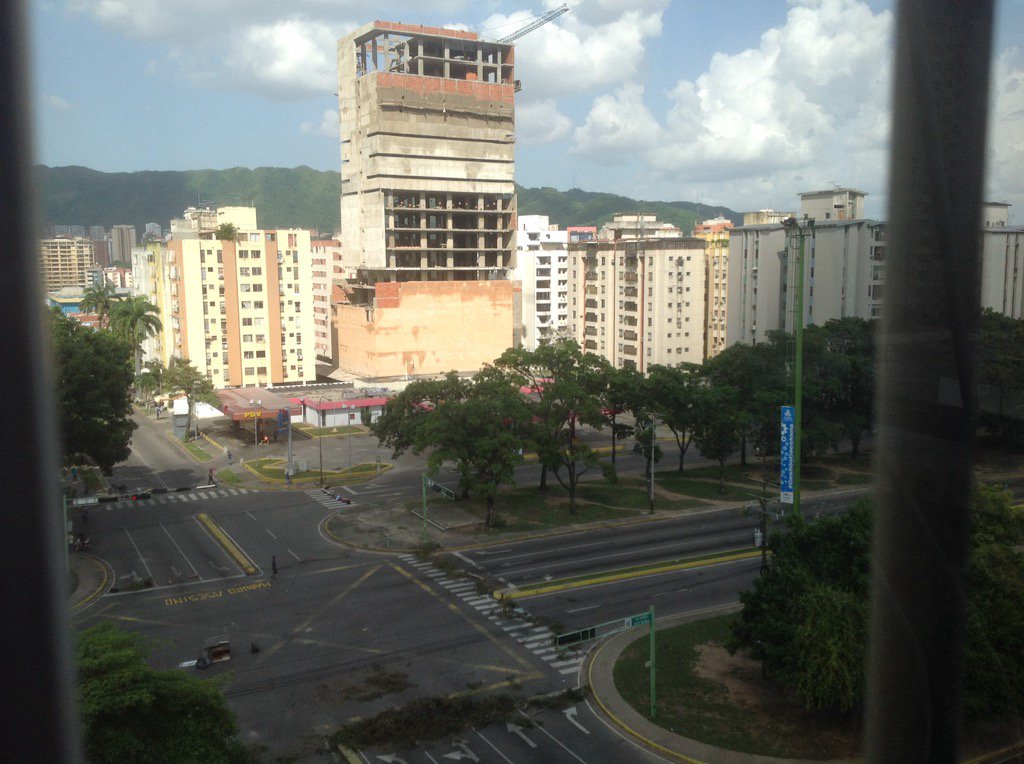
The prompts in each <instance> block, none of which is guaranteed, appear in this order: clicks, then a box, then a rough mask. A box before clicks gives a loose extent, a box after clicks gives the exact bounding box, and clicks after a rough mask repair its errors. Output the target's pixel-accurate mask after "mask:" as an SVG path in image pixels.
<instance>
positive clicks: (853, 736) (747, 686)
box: [694, 642, 861, 759]
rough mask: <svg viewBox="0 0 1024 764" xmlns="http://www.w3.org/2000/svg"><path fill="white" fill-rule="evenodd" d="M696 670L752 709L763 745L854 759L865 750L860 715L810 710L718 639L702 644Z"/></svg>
mask: <svg viewBox="0 0 1024 764" xmlns="http://www.w3.org/2000/svg"><path fill="white" fill-rule="evenodd" d="M698 655H699V657H698V659H697V663H696V665H695V666H694V673H695V674H696V675H697V676H699V677H701V678H703V679H706V680H708V681H710V682H713V683H715V684H716V685H718V686H719V687H721V688H722V690H723V691H724V692H725V693H727V694H728V697H729V703H730V704H732V705H735V706H737V707H739V708H742V709H744V710H745V711H746V726H747V731H748V733H749V734H750V735H751V737H752V738H753V739H754V740H755V741H760V745H759V746H758V747H759V748H760V749H761V750H778V749H779V748H780V746H781V747H782V748H783V749H784V751H785V753H784V755H786V756H791V757H795V758H802V759H843V758H854V757H856V756H857V754H858V751H859V749H860V727H861V723H860V719H859V718H856V717H842V718H838V719H837V718H834V717H831V716H829V715H826V714H823V713H816V712H813V711H807V710H805V709H804V708H803V707H802V706H800V704H799V703H798V702H797V701H796V699H795V698H794V697H793V696H792V694H791V693H790V691H789V690H788V689H787V688H785V687H783V686H781V685H779V684H778V683H776V682H773V681H772V680H770V679H766V678H765V677H763V676H762V674H761V664H760V663H759V662H758V661H755V660H753V659H751V658H750V657H749V656H747V655H745V654H743V653H737V654H736V655H729V652H728V651H727V650H726V649H725V648H724V647H722V646H721V645H720V644H718V643H716V642H712V643H708V644H705V645H701V646H700V647H699V648H698Z"/></svg>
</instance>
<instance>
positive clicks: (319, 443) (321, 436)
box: [316, 397, 324, 485]
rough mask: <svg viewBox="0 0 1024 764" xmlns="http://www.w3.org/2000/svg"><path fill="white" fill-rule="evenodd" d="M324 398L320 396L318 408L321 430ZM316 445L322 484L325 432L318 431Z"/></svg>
mask: <svg viewBox="0 0 1024 764" xmlns="http://www.w3.org/2000/svg"><path fill="white" fill-rule="evenodd" d="M323 409H324V399H323V398H322V397H321V398H320V403H319V405H318V406H317V408H316V418H317V419H318V420H319V421H320V427H319V429H320V430H323V428H324V412H323ZM316 445H317V448H318V449H319V451H320V485H323V484H324V434H323V432H318V433H317V434H316Z"/></svg>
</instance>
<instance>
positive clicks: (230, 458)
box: [228, 451, 233, 464]
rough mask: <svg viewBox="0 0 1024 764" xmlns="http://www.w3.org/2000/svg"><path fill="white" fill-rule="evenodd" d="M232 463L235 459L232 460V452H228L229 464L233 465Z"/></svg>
mask: <svg viewBox="0 0 1024 764" xmlns="http://www.w3.org/2000/svg"><path fill="white" fill-rule="evenodd" d="M232 461H233V459H232V457H231V452H230V451H228V464H231V463H232Z"/></svg>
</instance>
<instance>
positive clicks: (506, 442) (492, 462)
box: [419, 368, 529, 527]
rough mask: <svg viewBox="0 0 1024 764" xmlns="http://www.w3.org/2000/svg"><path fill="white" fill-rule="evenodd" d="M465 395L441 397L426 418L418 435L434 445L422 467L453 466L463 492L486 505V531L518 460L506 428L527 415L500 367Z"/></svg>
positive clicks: (514, 438)
mask: <svg viewBox="0 0 1024 764" xmlns="http://www.w3.org/2000/svg"><path fill="white" fill-rule="evenodd" d="M464 391H465V392H464V395H463V396H462V397H461V398H455V397H446V398H445V399H444V400H442V401H440V402H439V403H438V405H437V407H436V408H435V409H434V410H433V411H430V412H428V413H427V414H425V415H424V416H423V417H422V418H423V420H424V422H425V424H424V426H423V428H422V429H421V430H420V433H419V434H420V438H421V441H422V442H423V444H424V446H427V445H430V446H433V447H434V449H433V451H432V452H431V453H430V456H429V457H428V458H427V467H428V468H429V469H430V470H431V471H436V470H437V469H438V468H439V467H440V466H441V465H442V464H443V463H444V462H446V461H451V462H454V464H455V467H456V469H457V470H458V472H459V475H460V478H459V485H460V486H461V488H462V489H463V492H464V493H465V494H468V493H469V492H470V491H472V492H474V493H475V494H477V495H479V496H482V497H483V498H484V500H485V501H486V503H487V517H486V525H487V527H491V526H492V525H493V524H494V501H495V498H496V497H497V494H498V489H499V488H500V487H501V486H502V485H507V484H511V483H512V482H513V480H514V477H515V468H516V466H517V465H519V464H522V461H523V456H522V443H521V441H520V439H519V436H518V434H517V433H516V432H515V431H514V429H513V428H512V427H510V426H509V425H510V424H511V423H512V422H518V421H524V420H526V419H527V417H528V416H529V411H528V408H527V403H526V400H525V399H524V398H523V396H522V395H521V394H520V392H519V389H518V385H516V384H514V382H513V381H512V380H510V379H509V378H508V376H507V375H506V374H505V373H504V372H502V371H500V370H499V369H495V368H486V369H484V370H483V371H481V372H480V373H479V374H477V375H476V376H475V377H473V380H472V383H471V384H469V385H467V386H466V387H465V388H464Z"/></svg>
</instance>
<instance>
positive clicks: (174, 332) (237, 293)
mask: <svg viewBox="0 0 1024 764" xmlns="http://www.w3.org/2000/svg"><path fill="white" fill-rule="evenodd" d="M209 217H210V216H203V218H202V219H203V220H204V221H205V222H206V224H207V225H208V224H209V223H210V222H213V221H211V220H210V219H209ZM198 219H199V218H197V220H198ZM215 220H216V225H220V224H222V223H232V224H233V225H234V226H235V229H236V231H237V237H236V239H235V240H234V241H220V240H217V239H215V238H214V233H213V232H212V231H208V230H204V229H203V228H202V227H198V226H197V229H198V230H197V231H196V232H190V231H185V232H184V233H185V234H186V235H191V234H192V233H195V235H197V238H178V237H177V234H172V237H171V239H170V240H169V241H168V243H167V254H166V260H165V264H164V265H165V268H166V269H167V274H166V280H167V300H168V304H167V309H168V310H167V313H166V314H165V315H164V316H162V318H163V320H164V322H165V323H167V324H169V326H170V347H169V352H170V354H172V355H176V356H180V357H183V358H187V359H188V360H190V361H192V363H193V364H194V365H195V367H196V368H197V369H198V370H199V371H201V372H202V373H204V374H206V375H207V376H208V377H209V378H210V380H211V381H212V382H213V384H214V386H215V387H219V388H223V387H249V386H269V385H280V384H301V383H306V382H313V381H315V380H316V351H315V331H314V322H313V277H312V253H311V248H310V237H309V231H306V230H303V229H283V230H262V229H260V228H259V227H258V226H257V224H256V211H255V209H253V208H249V207H222V208H219V209H218V210H217V213H216V219H215ZM174 228H175V226H174V225H172V231H173V230H174Z"/></svg>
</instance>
